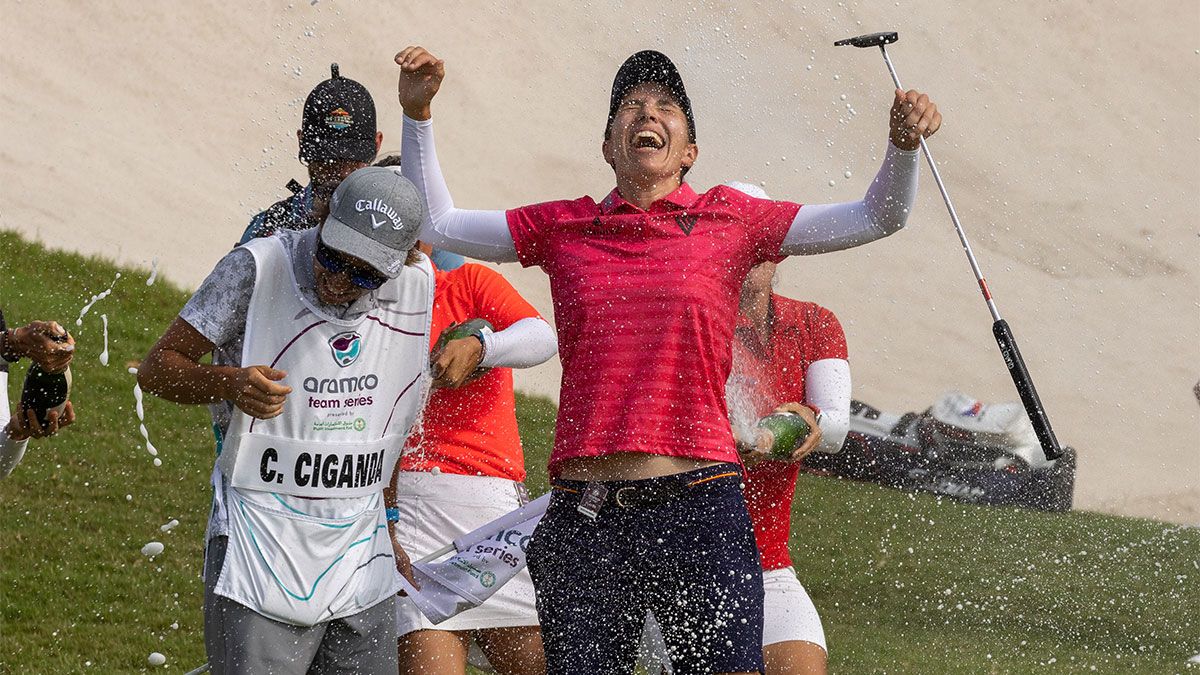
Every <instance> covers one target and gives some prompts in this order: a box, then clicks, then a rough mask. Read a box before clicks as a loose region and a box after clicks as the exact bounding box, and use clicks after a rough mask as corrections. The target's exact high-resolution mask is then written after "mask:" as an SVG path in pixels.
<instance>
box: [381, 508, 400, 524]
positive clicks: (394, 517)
mask: <svg viewBox="0 0 1200 675" xmlns="http://www.w3.org/2000/svg"><path fill="white" fill-rule="evenodd" d="M383 512H384V514H386V515H387V521H388V522H389V523H398V522H400V509H398V508H396V507H395V506H389V507H387V508H386V509H384V510H383Z"/></svg>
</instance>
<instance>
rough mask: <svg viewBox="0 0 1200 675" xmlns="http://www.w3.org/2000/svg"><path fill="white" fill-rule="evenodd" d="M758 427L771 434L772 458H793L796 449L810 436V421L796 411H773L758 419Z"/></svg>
mask: <svg viewBox="0 0 1200 675" xmlns="http://www.w3.org/2000/svg"><path fill="white" fill-rule="evenodd" d="M758 428H759V429H763V430H765V431H767V432H768V433H770V434H771V450H770V452H769V453H767V454H768V455H769V456H770V457H771V459H777V460H787V459H791V457H792V451H794V450H795V449H796V448H797V447H798V446H799V445H800V444H801V443H803V442H804V439H806V438H808V432H809V431H810V429H809V427H808V422H805V421H804V418H803V417H801V416H799V415H797V414H796V413H794V412H777V413H771V414H770V415H767V416H766V417H764V418H762V419H760V420H759V421H758Z"/></svg>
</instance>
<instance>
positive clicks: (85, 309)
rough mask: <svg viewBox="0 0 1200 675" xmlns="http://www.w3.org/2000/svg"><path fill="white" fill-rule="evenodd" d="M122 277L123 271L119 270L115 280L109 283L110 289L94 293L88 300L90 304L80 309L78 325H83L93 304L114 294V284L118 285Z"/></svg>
mask: <svg viewBox="0 0 1200 675" xmlns="http://www.w3.org/2000/svg"><path fill="white" fill-rule="evenodd" d="M120 278H121V273H120V272H117V276H116V278H115V279H113V282H112V283H111V284H109V285H108V290H106V291H104V292H102V293H98V294H96V295H93V296H92V299H91V300H89V301H88V304H86V305H84V306H83V309H81V310H79V318H78V319H75V325H76V326H82V325H83V317H84V316H86V315H87V313H88V310H90V309H91V308H92V305H94V304H96V303H97V302H99V301H101V300H103V299H104V298H107V297H108V296H109V295H110V294H112V290H113V286H116V285H117V280H118V279H120Z"/></svg>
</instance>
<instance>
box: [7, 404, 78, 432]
mask: <svg viewBox="0 0 1200 675" xmlns="http://www.w3.org/2000/svg"><path fill="white" fill-rule="evenodd" d="M74 422H75V408H74V406H72V405H71V402H70V401H67V403H66V405H64V406H63V411H62V413H61V414H59V412H58V411H57V410H51V411H49V412H47V413H46V426H42V424H41V423H40V422H38V418H37V411H35V410H33V409H32V408H26V409H21V408H18V409H17V410H16V414H14V415H13V416H12V418H10V419H9V420H8V426H7V427H5V433H7V434H8V437H9V438H11V439H13V440H14V441H23V440H25V439H27V438H46V437H47V436H53V435H54V434H56V433H58V430H59V429H62V428H64V427H68V426H71V424H73V423H74Z"/></svg>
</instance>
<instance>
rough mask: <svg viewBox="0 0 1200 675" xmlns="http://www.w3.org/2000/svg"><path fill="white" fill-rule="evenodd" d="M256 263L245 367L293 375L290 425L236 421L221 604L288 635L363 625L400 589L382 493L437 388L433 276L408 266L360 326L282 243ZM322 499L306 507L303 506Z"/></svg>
mask: <svg viewBox="0 0 1200 675" xmlns="http://www.w3.org/2000/svg"><path fill="white" fill-rule="evenodd" d="M243 248H245V249H247V250H249V251H250V252H251V253H252V254H253V255H254V259H255V263H256V267H255V269H256V278H255V285H254V292H253V296H252V298H251V301H250V306H249V310H248V312H247V315H246V340H245V345H244V347H243V354H242V363H244V364H266V365H271V366H272V367H275V368H278V369H280V370H283V371H286V372H287V377H286V378H284V380H283V381H282V382H283V384H286V385H289V386H291V387H292V394H291V395H290V396H289V398H288V401H287V403H286V405H285V407H284V412H283V413H282V414H281V415H279V416H277V417H275V418H272V419H269V420H255V419H253V418H251V417H249V416H247V415H245V414H244V413H241V412H240V411H239V412H237V413H235V414H234V416H233V419H232V420H231V422H230V427H229V433H228V435H227V436H226V437H225V439H224V442H223V444H222V450H221V455H220V457H219V458H218V467H219V469H220V471H221V473H222V475H223V476H224V478H225V479H226V480H224V481H223V485H224V490H223V492H224V494H223V497H224V500H223V501H224V504H225V507H226V509H227V511H228V536H229V543H228V548H227V550H226V554H225V561H224V564H223V566H222V569H221V572H220V576H219V577H218V580H217V584H216V587H215V593H217V594H218V595H221V596H224V597H227V598H229V599H231V600H234V601H236V602H238V603H240V604H242V605H245V606H247V607H249V608H250V609H252V610H254V611H256V612H258V613H259V614H262V615H264V616H267V617H269V618H272V619H275V620H277V621H282V622H285V623H290V624H294V625H300V626H311V625H314V624H316V623H318V622H321V621H328V620H330V619H336V618H339V617H343V616H349V615H352V614H356V613H358V612H360V611H362V610H364V609H368V608H370V607H372V606H374V605H375V604H377V603H379V602H381V601H383V600H386V599H388V598H389V597H390V596H391V595H393V594H395V593H396V591H397V590H398V589H399V581H398V579H399V575H397V574H396V571H395V561H394V558H393V555H392V545H391V542H390V541H389V539H388V536H387V527H386V523H385V520H384V515H383V509H382V501H383V499H382V488H383V486H384V485H385V484H386V481H387V479H388V478H390V477H391V474H392V469H393V466H394V464H395V459H396V458H397V457H398V455H399V450H400V447H401V446H402V445H403V442H404V438H405V436H406V435H407V433H408V430H409V427H410V426H411V425H412V423H413V421H414V420H415V419H416V416H417V413H418V412H419V411H420V408H421V406H422V405H423V403H424V395H425V392H426V390H427V388H428V383H429V373H428V366H427V364H428V361H427V359H426V358H425V355H426V354H428V352H429V326H430V319H431V316H432V312H431V308H432V304H433V270H432V268H431V267H430V266H429V263H428V261H427V260H425V259H424V258H422V261H421V264H420V265H417V266H409V267H405V268H404V270H402V272H401V274H400V276H399V277H397V279H396V280H394V281H391V282H388V284H385V285H384V286H383V287H381V288H380V291H379V293H377V296H378V298H379V304H378V306H377V307H376V308H374V309H372V310H371V311H369V312H367V313H366V314H365V315H363V316H361V317H359V318H358V319H355V320H342V319H337V318H335V317H332V316H329V315H326V314H323V313H321V311H320V310H319V309H317V308H316V307H315V306H314V305H313V304H312V303H311V302H309V301H307V300H306V299H305V298H303V297H302V296H301V294H300V293H299V291H298V287H297V284H296V280H295V277H294V276H293V272H292V269H293V265H292V260H291V256H290V253H291V249H289V248H288V246H287V244H286V243H285V242H284V241H283V240H281V239H279V238H276V237H271V238H267V239H257V240H255V241H252V242H250V243H248V244H246V245H245V246H244V247H243ZM302 495H304V496H310V497H319V498H317V499H304V498H302V497H301V496H302Z"/></svg>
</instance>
